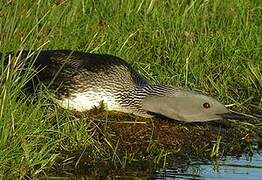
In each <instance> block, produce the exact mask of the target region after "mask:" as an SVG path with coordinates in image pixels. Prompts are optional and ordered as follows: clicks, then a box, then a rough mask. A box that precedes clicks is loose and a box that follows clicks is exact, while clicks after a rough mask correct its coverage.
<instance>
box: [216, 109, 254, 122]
mask: <svg viewBox="0 0 262 180" xmlns="http://www.w3.org/2000/svg"><path fill="white" fill-rule="evenodd" d="M221 116H222V118H223V119H236V120H247V119H251V120H256V119H257V118H256V117H255V116H251V115H249V114H244V113H240V112H235V111H232V110H229V112H227V113H224V114H221Z"/></svg>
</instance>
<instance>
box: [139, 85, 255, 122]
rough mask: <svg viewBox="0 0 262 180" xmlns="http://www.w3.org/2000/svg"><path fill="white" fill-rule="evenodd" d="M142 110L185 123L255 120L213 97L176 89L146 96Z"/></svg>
mask: <svg viewBox="0 0 262 180" xmlns="http://www.w3.org/2000/svg"><path fill="white" fill-rule="evenodd" d="M142 108H143V109H144V110H146V111H148V112H151V113H155V114H160V115H163V116H165V117H168V118H170V119H175V120H179V121H185V122H204V121H214V120H221V119H239V120H240V119H248V118H254V117H253V116H250V115H246V114H243V113H238V112H234V111H230V110H228V109H227V108H226V107H225V105H223V104H222V103H220V102H219V101H217V100H216V99H214V98H212V97H209V96H206V95H203V94H200V93H196V92H193V91H187V90H180V89H175V90H174V91H173V92H172V93H166V94H162V95H149V96H146V97H145V98H144V99H143V100H142Z"/></svg>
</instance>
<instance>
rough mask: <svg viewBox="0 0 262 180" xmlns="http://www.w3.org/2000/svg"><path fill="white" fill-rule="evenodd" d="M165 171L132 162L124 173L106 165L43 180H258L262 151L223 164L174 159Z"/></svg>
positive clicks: (260, 177)
mask: <svg viewBox="0 0 262 180" xmlns="http://www.w3.org/2000/svg"><path fill="white" fill-rule="evenodd" d="M167 166H168V167H166V168H155V167H154V165H153V164H151V163H150V162H148V161H143V162H136V163H135V164H133V165H131V166H128V167H126V168H125V169H121V168H116V167H115V168H114V167H110V166H107V165H105V166H104V165H100V166H99V165H96V166H89V165H87V166H82V167H80V169H79V168H78V170H76V169H75V170H76V171H75V170H73V169H71V170H73V171H71V172H70V171H65V172H61V173H62V174H61V173H59V174H60V175H58V174H56V175H51V176H46V177H44V179H45V178H47V179H53V178H54V179H167V180H169V179H230V180H231V179H236V180H239V179H240V180H241V179H243V180H244V179H254V180H262V151H259V152H256V153H254V154H253V155H252V157H251V156H247V155H242V156H241V157H227V158H225V159H223V160H216V161H213V162H211V161H208V160H191V161H190V162H189V161H183V159H176V160H174V161H173V162H172V163H169V165H167Z"/></svg>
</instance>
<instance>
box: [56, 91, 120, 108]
mask: <svg viewBox="0 0 262 180" xmlns="http://www.w3.org/2000/svg"><path fill="white" fill-rule="evenodd" d="M55 102H56V103H57V104H58V105H59V106H61V107H62V108H65V109H69V110H76V111H87V110H91V109H93V108H94V107H100V106H101V103H103V105H104V106H105V108H106V109H107V110H109V111H111V110H116V111H118V110H121V109H122V108H121V106H120V104H119V103H118V102H117V101H116V99H115V98H114V95H113V94H112V93H109V92H94V91H88V92H83V93H76V94H73V95H72V96H71V97H68V98H64V99H62V100H58V99H56V100H55Z"/></svg>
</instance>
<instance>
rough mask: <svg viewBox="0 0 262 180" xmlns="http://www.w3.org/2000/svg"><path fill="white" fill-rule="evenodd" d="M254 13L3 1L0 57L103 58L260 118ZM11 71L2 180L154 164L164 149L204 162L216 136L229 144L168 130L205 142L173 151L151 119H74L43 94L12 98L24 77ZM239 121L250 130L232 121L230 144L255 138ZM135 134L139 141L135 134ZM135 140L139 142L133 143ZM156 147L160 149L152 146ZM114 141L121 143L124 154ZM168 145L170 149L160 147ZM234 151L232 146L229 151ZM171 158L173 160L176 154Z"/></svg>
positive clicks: (257, 11) (261, 23)
mask: <svg viewBox="0 0 262 180" xmlns="http://www.w3.org/2000/svg"><path fill="white" fill-rule="evenodd" d="M261 11H262V3H261V2H260V1H259V0H257V1H256V0H237V1H228V0H223V1H221V0H212V1H182V0H179V1H175V0H174V1H157V0H155V1H154V0H151V1H150V0H144V1H140V2H135V1H109V0H108V1H100V2H97V1H84V0H82V1H78V0H74V1H66V0H64V1H63V0H53V1H51V0H50V1H49V0H48V1H44V0H38V1H35V2H31V1H26V0H19V1H5V0H4V1H1V2H0V51H2V52H8V51H16V50H21V49H34V50H36V49H72V50H80V51H85V52H98V53H109V54H113V55H116V56H119V57H121V58H123V59H125V60H127V61H128V62H130V63H131V64H132V65H133V66H134V67H135V68H136V69H138V70H139V71H140V72H141V73H142V74H144V75H145V76H146V77H147V78H148V79H149V80H151V81H152V82H153V83H156V84H170V85H175V86H179V87H184V88H189V89H193V90H197V91H203V92H206V93H207V94H210V95H212V96H214V97H217V98H218V99H219V100H221V101H222V102H224V103H225V104H230V105H231V106H232V107H231V109H235V110H238V111H243V112H247V113H251V114H259V113H260V114H261V111H262V100H261V97H262V72H261V69H262V59H261V57H262V54H261V52H262V49H261V47H262V36H261V34H262V17H261V14H262V12H261ZM18 64H19V61H18V62H17V63H13V64H10V65H9V66H8V67H7V68H4V67H2V68H1V77H0V84H1V86H0V120H1V121H0V175H1V177H2V178H4V177H5V178H6V177H27V176H28V177H31V178H33V177H39V176H43V175H44V174H45V173H47V172H50V171H51V170H53V169H54V168H57V166H59V165H61V164H62V165H64V166H67V165H70V166H72V167H75V168H76V167H78V166H80V164H81V163H82V162H83V161H84V160H85V159H87V160H88V162H94V163H95V162H98V161H101V160H107V161H110V162H115V163H118V164H121V166H122V167H124V166H125V164H127V162H128V159H132V158H133V159H137V158H138V157H141V156H142V155H143V156H145V157H146V156H148V159H154V160H155V161H156V162H158V160H159V159H161V158H162V159H165V157H166V156H167V155H168V154H169V150H170V149H172V148H173V150H174V147H187V148H188V149H193V150H192V151H193V152H189V153H188V154H194V155H198V154H199V155H203V156H208V157H210V154H211V153H212V148H213V147H214V148H217V146H216V143H218V144H219V142H220V140H219V137H220V136H221V137H225V138H224V139H223V138H222V141H223V140H225V142H227V143H230V138H229V139H227V138H226V137H227V136H228V137H230V134H227V136H226V135H225V136H224V135H223V134H221V131H219V130H215V131H212V130H210V129H208V130H207V131H206V128H207V126H206V125H200V126H198V125H188V124H187V125H185V124H180V123H178V122H175V123H174V124H171V125H170V124H169V126H172V128H170V129H171V130H173V131H175V130H176V131H179V132H180V131H181V133H184V134H187V133H186V131H187V130H188V129H189V132H190V129H193V130H194V131H192V132H195V136H194V137H195V138H196V139H200V140H201V138H202V137H203V136H205V135H206V134H205V133H204V134H203V132H207V134H209V136H207V137H206V139H205V140H203V141H202V142H206V143H205V144H202V145H201V144H200V145H199V146H198V144H199V143H200V142H201V141H194V142H193V141H188V143H182V142H180V141H179V139H172V138H170V139H166V138H169V137H177V136H178V134H172V133H170V131H171V130H170V129H168V128H165V127H166V126H167V125H166V124H165V123H166V122H163V123H164V124H161V125H158V126H157V124H154V125H152V127H151V125H150V124H152V121H151V120H141V119H136V118H135V117H129V116H125V115H119V116H117V115H115V114H113V115H111V114H110V113H109V114H108V113H106V112H102V113H100V115H98V116H97V115H93V113H94V112H92V113H90V114H84V115H83V114H80V115H79V114H77V113H73V112H68V111H65V110H61V109H59V108H58V107H56V106H55V105H53V104H51V103H50V102H49V101H48V100H47V98H46V97H48V96H49V95H48V94H47V93H46V92H41V93H40V94H39V95H38V96H37V98H34V97H27V96H23V95H21V92H20V90H21V89H22V86H23V84H24V83H25V82H26V81H27V80H28V78H30V75H31V74H30V72H29V73H28V74H26V75H23V76H22V77H21V76H20V74H19V65H18ZM17 97H20V98H17ZM94 114H96V112H95V113H94ZM112 121H117V122H122V124H124V123H125V122H128V121H129V122H134V123H133V126H129V127H124V126H121V127H119V126H118V125H117V124H113V125H112V123H110V122H112ZM141 121H142V122H141ZM145 123H146V126H145V127H141V126H143V124H145ZM248 123H250V124H253V125H252V126H251V125H247V123H244V122H235V123H234V126H236V128H235V131H234V132H237V135H236V136H235V137H234V138H235V139H234V138H233V140H232V141H238V140H239V139H241V138H242V137H245V136H246V135H247V134H252V133H250V130H251V129H252V130H254V129H255V130H256V131H258V132H260V133H261V131H262V128H261V124H262V122H261V121H256V122H248ZM126 124H128V123H126ZM174 126H175V127H174ZM131 127H133V128H131ZM154 127H156V128H157V129H154ZM130 128H131V129H130ZM179 128H180V129H179ZM118 129H121V131H117V130H118ZM138 129H144V130H145V132H147V134H146V135H144V134H143V133H144V132H143V133H142V134H140V133H139V131H137V130H138ZM186 129H187V130H186ZM126 130H128V131H126ZM168 130H169V131H168ZM165 131H166V132H167V133H166V134H157V135H156V136H154V133H153V132H162V133H164V132H165ZM182 131H183V132H182ZM121 132H122V133H123V132H126V134H125V135H126V136H125V137H127V136H131V135H132V134H134V135H135V136H134V137H133V138H134V139H133V140H130V139H129V140H125V139H124V137H122V138H120V137H121ZM212 132H215V133H214V134H213V135H212ZM222 132H223V131H222ZM234 132H232V133H234ZM232 133H231V134H232ZM142 136H143V137H144V138H145V139H144V140H145V141H142V140H141V139H139V138H138V137H142ZM116 137H119V139H117V138H116ZM136 138H137V139H138V140H141V142H149V143H145V144H138V145H141V146H142V150H136V149H135V150H134V149H133V150H134V151H131V150H130V149H129V148H130V147H135V145H134V144H136V141H135V140H136ZM183 138H184V139H183ZM186 138H188V139H192V138H193V137H191V136H188V137H185V136H183V137H182V136H181V137H180V139H181V140H185V141H186V142H187V139H186ZM159 139H162V141H163V142H165V141H166V143H165V144H164V145H161V142H160V144H157V143H154V142H155V140H156V141H158V140H159ZM124 140H125V141H124ZM122 141H124V142H126V143H127V144H129V145H130V144H131V145H130V147H129V146H127V145H125V144H123V143H124V142H122ZM169 142H177V144H176V143H173V146H170V147H166V145H168V144H170V143H169ZM121 143H122V144H121ZM240 143H242V142H240ZM207 144H208V145H207ZM122 145H123V146H122ZM206 145H207V146H206ZM242 145H243V144H236V146H237V147H239V149H241V147H242ZM120 147H125V148H123V149H121V148H120ZM148 147H149V148H148ZM192 147H194V148H192ZM226 147H227V146H224V148H223V146H222V148H221V149H218V151H219V152H218V153H217V154H221V152H224V151H223V150H227V151H228V152H229V151H231V150H232V149H231V150H230V149H227V148H226ZM246 147H247V148H248V147H249V146H246ZM185 151H186V150H185ZM214 151H215V150H214ZM138 152H148V154H143V153H142V154H139V153H138ZM181 152H183V151H181ZM181 152H180V155H181ZM232 152H234V151H233V150H232ZM173 153H178V154H179V148H177V149H176V148H175V151H174V152H173ZM137 156H138V157H137ZM152 156H153V157H152ZM84 157H85V158H84Z"/></svg>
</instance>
